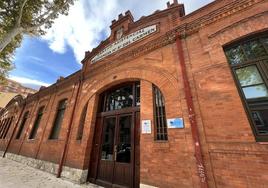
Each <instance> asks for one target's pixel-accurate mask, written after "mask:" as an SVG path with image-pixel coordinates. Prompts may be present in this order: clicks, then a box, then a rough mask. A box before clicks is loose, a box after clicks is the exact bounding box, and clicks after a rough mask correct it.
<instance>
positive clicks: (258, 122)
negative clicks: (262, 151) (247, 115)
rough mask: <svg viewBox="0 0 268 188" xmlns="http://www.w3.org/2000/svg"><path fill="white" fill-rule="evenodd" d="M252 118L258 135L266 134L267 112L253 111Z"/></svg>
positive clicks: (267, 132) (267, 129)
mask: <svg viewBox="0 0 268 188" xmlns="http://www.w3.org/2000/svg"><path fill="white" fill-rule="evenodd" d="M252 117H253V120H254V123H255V126H256V129H257V131H258V133H259V134H266V135H267V134H268V110H267V109H265V110H259V111H253V112H252Z"/></svg>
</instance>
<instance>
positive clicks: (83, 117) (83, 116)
mask: <svg viewBox="0 0 268 188" xmlns="http://www.w3.org/2000/svg"><path fill="white" fill-rule="evenodd" d="M87 106H88V102H87V103H86V104H85V106H84V108H83V110H82V113H81V116H80V121H79V127H78V132H77V136H76V140H81V139H82V137H83V131H84V125H85V121H86V116H87Z"/></svg>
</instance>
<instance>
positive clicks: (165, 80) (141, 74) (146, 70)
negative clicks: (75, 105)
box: [80, 66, 179, 101]
mask: <svg viewBox="0 0 268 188" xmlns="http://www.w3.org/2000/svg"><path fill="white" fill-rule="evenodd" d="M134 80H146V81H149V82H151V83H153V84H155V85H156V86H157V87H158V88H159V89H160V90H161V91H162V93H163V95H164V96H165V98H166V100H168V98H172V97H171V96H170V95H172V94H173V93H174V94H175V95H178V93H175V92H173V91H174V90H177V91H178V90H179V87H178V84H177V83H178V80H177V79H176V78H175V77H174V76H173V75H172V74H171V73H169V72H168V71H165V70H162V69H161V70H160V69H158V68H156V67H151V66H148V67H143V68H142V69H141V68H138V67H128V68H123V69H122V68H116V69H114V70H113V71H111V72H110V73H108V75H107V74H106V75H105V77H103V79H101V80H98V81H94V79H93V82H92V84H88V85H87V87H84V88H83V89H82V95H81V98H80V101H87V100H88V99H90V98H91V97H92V95H94V94H100V93H102V92H103V91H105V90H106V89H108V88H109V87H112V86H114V85H117V84H120V83H123V82H127V81H134ZM90 81H92V80H90ZM85 91H87V92H85ZM84 93H85V94H84ZM177 97H178V99H179V95H178V96H177Z"/></svg>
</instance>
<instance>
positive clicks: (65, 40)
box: [43, 0, 212, 62]
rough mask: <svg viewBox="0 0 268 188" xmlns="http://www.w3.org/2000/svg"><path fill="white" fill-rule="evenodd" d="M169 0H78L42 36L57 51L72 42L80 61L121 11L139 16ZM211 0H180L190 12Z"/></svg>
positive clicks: (149, 12)
mask: <svg viewBox="0 0 268 188" xmlns="http://www.w3.org/2000/svg"><path fill="white" fill-rule="evenodd" d="M167 1H168V0H143V1H139V0H131V1H120V0H77V1H75V3H74V5H73V6H71V7H70V10H69V15H68V16H60V17H59V18H58V19H57V20H55V23H54V24H53V26H52V28H51V29H49V30H48V32H47V34H46V35H45V36H44V37H43V39H45V40H47V41H48V43H49V47H50V48H51V49H52V50H53V51H54V52H57V53H65V52H66V49H67V46H69V47H70V48H71V49H72V50H73V52H74V54H75V57H76V60H77V62H80V61H81V60H82V59H83V58H84V53H85V51H88V50H91V49H92V48H94V47H96V46H97V45H98V43H99V42H100V40H103V39H104V38H105V37H107V36H108V34H109V32H110V28H109V26H110V24H111V21H112V20H113V19H117V16H118V14H120V13H124V12H125V11H127V10H130V11H131V12H132V14H133V15H134V17H135V20H137V19H139V18H140V17H141V16H143V15H145V16H146V15H149V14H152V13H153V12H154V11H155V10H157V9H165V8H166V2H167ZM211 1H212V0H202V1H200V0H180V1H179V2H180V3H185V8H186V10H187V12H190V11H193V10H195V9H197V8H199V7H200V6H203V5H205V4H207V3H209V2H211Z"/></svg>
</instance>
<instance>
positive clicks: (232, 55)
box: [226, 46, 245, 65]
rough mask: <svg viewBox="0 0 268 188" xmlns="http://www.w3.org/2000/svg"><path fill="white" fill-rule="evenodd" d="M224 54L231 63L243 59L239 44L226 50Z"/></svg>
mask: <svg viewBox="0 0 268 188" xmlns="http://www.w3.org/2000/svg"><path fill="white" fill-rule="evenodd" d="M226 56H227V58H228V61H229V63H230V64H231V65H236V64H239V63H242V62H243V61H244V60H245V55H244V53H243V51H242V49H241V47H240V46H236V47H233V48H231V49H229V50H227V51H226Z"/></svg>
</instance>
